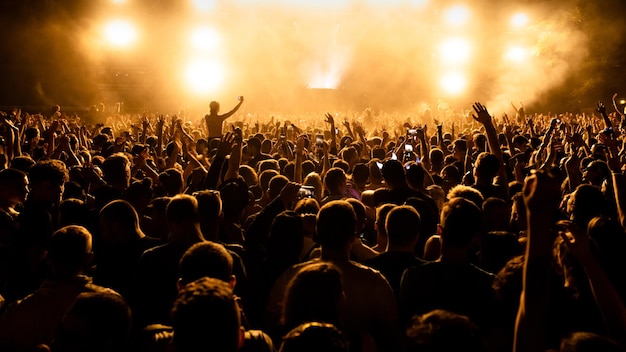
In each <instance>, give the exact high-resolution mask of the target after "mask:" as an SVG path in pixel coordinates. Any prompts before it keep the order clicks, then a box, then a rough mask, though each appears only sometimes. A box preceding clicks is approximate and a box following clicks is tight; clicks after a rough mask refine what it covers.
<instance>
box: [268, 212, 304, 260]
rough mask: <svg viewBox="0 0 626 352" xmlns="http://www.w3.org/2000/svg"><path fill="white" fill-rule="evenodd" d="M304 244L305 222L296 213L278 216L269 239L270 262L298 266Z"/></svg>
mask: <svg viewBox="0 0 626 352" xmlns="http://www.w3.org/2000/svg"><path fill="white" fill-rule="evenodd" d="M303 242H304V221H303V220H302V216H300V214H298V213H296V212H294V211H289V210H287V211H283V212H282V213H280V214H278V215H277V216H276V217H275V218H274V221H272V226H271V228H270V234H269V237H268V239H267V256H268V259H269V260H270V261H279V262H282V263H284V264H287V265H293V264H296V263H297V262H298V260H299V256H300V251H301V250H302V245H303Z"/></svg>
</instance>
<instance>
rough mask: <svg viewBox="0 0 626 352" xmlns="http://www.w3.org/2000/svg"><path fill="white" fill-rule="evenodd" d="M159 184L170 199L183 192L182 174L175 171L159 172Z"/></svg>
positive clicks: (171, 169)
mask: <svg viewBox="0 0 626 352" xmlns="http://www.w3.org/2000/svg"><path fill="white" fill-rule="evenodd" d="M159 183H160V184H161V186H162V187H163V188H164V189H165V193H167V195H168V196H170V197H173V196H175V195H177V194H179V193H182V192H183V183H184V182H183V174H182V173H181V172H180V171H179V170H177V169H174V168H170V169H167V170H165V171H163V172H161V173H160V174H159Z"/></svg>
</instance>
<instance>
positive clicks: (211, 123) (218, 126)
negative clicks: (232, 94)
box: [204, 96, 243, 141]
mask: <svg viewBox="0 0 626 352" xmlns="http://www.w3.org/2000/svg"><path fill="white" fill-rule="evenodd" d="M238 100H239V103H238V104H237V105H235V107H234V108H233V109H232V110H231V111H229V112H227V113H225V114H222V115H220V114H219V112H220V103H218V102H216V101H212V102H211V103H209V113H208V114H207V115H205V116H204V122H205V123H206V128H207V130H208V131H209V132H208V136H209V138H208V140H209V141H210V140H211V139H213V138H220V137H221V136H222V124H223V123H224V120H226V119H227V118H229V117H231V116H232V115H233V114H234V113H236V112H237V110H239V108H240V107H241V104H242V103H243V96H240V97H239V98H238Z"/></svg>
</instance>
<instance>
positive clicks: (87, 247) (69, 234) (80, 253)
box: [46, 225, 92, 277]
mask: <svg viewBox="0 0 626 352" xmlns="http://www.w3.org/2000/svg"><path fill="white" fill-rule="evenodd" d="M47 249H48V253H47V255H46V258H47V259H48V263H49V264H50V267H51V269H52V274H53V275H56V276H59V277H70V276H74V275H78V274H81V273H82V271H83V269H84V268H85V266H86V265H87V264H88V263H89V262H90V261H91V258H92V249H91V234H90V233H89V231H87V229H86V228H84V227H82V226H76V225H70V226H65V227H62V228H60V229H59V230H57V231H56V232H54V233H53V234H52V237H50V240H49V242H48V248H47Z"/></svg>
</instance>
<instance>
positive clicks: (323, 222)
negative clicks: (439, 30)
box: [0, 97, 626, 352]
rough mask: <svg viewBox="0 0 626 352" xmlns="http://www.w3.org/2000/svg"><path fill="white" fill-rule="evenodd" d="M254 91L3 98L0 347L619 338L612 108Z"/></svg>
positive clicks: (415, 344) (286, 349)
mask: <svg viewBox="0 0 626 352" xmlns="http://www.w3.org/2000/svg"><path fill="white" fill-rule="evenodd" d="M238 100H239V102H238V104H237V105H236V106H235V107H234V108H233V109H232V110H230V111H229V112H227V113H222V114H221V113H220V105H219V103H217V102H211V104H210V111H209V113H208V114H207V115H206V116H204V118H203V119H198V121H192V119H191V118H190V117H189V116H188V115H187V114H186V113H184V112H181V113H179V114H178V115H172V116H169V115H166V116H163V115H157V114H152V113H143V114H122V113H110V114H109V113H106V112H105V111H98V108H97V107H94V108H93V110H92V111H90V115H89V116H84V117H83V118H81V117H80V116H78V115H76V114H72V115H67V114H65V113H64V112H63V111H62V109H61V107H59V106H55V107H54V109H53V111H52V113H50V114H46V115H43V114H29V113H26V112H22V111H21V110H20V109H14V110H12V111H10V112H2V113H0V136H1V137H2V138H0V170H1V171H0V298H1V299H0V350H1V351H54V352H57V351H59V352H63V351H102V352H105V351H142V352H160V351H176V352H190V351H201V350H206V351H225V352H226V351H277V350H278V351H283V352H290V351H291V352H293V351H304V352H307V351H331V352H332V351H355V352H356V351H379V352H385V351H407V352H416V351H489V352H491V351H517V352H531V351H532V352H536V351H544V350H559V351H564V352H565V351H622V350H624V349H625V348H626V308H625V306H624V302H626V276H625V275H624V274H623V273H624V269H626V261H624V260H623V259H622V255H623V252H622V248H625V247H624V246H626V195H625V188H624V187H625V186H626V184H625V182H626V179H625V178H624V175H623V172H624V171H626V146H625V143H624V141H625V140H626V118H624V115H623V114H622V113H621V112H620V111H617V109H616V112H607V109H606V107H605V106H604V104H602V103H600V102H599V103H598V104H597V106H595V107H594V113H592V114H572V113H564V114H558V115H554V114H545V115H543V114H527V113H526V111H525V109H524V107H519V108H516V107H515V106H514V107H513V108H514V109H515V115H514V116H511V117H509V116H507V115H502V116H492V115H491V114H490V113H489V112H488V110H487V107H485V106H483V105H482V104H480V103H475V104H474V105H473V107H472V111H465V112H459V113H457V112H454V111H451V110H449V109H442V108H440V109H435V110H433V111H431V110H429V109H425V110H423V111H420V112H418V113H415V114H414V115H412V116H409V117H406V116H400V115H398V114H384V113H377V112H373V111H371V110H369V109H367V110H365V111H363V112H361V113H358V114H352V115H351V117H350V118H348V117H347V115H339V114H334V115H333V114H330V113H327V114H325V115H323V116H304V117H302V116H289V117H286V116H267V117H262V118H260V119H259V118H258V117H257V118H256V121H255V118H254V116H253V115H251V114H242V113H240V112H239V110H240V107H241V106H242V104H243V102H244V99H243V97H239V98H238ZM238 112H239V113H238ZM95 116H97V117H98V118H99V119H100V120H94V117H95ZM86 117H89V118H86Z"/></svg>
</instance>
